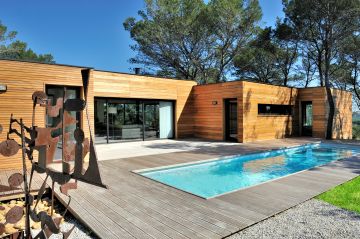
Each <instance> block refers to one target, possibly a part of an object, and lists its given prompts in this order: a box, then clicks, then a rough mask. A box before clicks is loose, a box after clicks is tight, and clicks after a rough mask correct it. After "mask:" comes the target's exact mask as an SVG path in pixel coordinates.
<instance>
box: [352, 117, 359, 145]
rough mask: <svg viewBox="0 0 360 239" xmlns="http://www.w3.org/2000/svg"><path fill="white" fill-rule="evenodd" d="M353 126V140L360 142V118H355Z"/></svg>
mask: <svg viewBox="0 0 360 239" xmlns="http://www.w3.org/2000/svg"><path fill="white" fill-rule="evenodd" d="M352 126H353V127H352V134H353V139H355V140H360V118H354V116H353V122H352Z"/></svg>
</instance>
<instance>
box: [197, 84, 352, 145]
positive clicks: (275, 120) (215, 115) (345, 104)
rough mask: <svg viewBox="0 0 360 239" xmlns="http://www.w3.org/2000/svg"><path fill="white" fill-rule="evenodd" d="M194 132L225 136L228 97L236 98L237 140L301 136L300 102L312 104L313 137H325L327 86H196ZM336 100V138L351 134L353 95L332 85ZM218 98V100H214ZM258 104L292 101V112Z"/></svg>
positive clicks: (280, 103) (204, 135)
mask: <svg viewBox="0 0 360 239" xmlns="http://www.w3.org/2000/svg"><path fill="white" fill-rule="evenodd" d="M193 92H194V93H193V97H192V101H193V106H194V112H195V113H194V136H196V137H201V138H207V139H212V140H224V139H225V135H224V131H225V118H224V114H225V107H224V101H225V100H226V99H237V103H238V142H252V141H257V140H267V139H277V138H284V137H288V136H301V135H302V132H301V127H300V125H301V123H302V122H301V102H303V101H311V102H312V106H313V127H312V131H313V137H317V138H325V137H326V126H327V114H328V108H329V106H328V103H327V97H326V91H325V88H324V87H314V88H304V89H297V88H290V87H283V86H274V85H267V84H259V83H254V82H246V81H237V82H227V83H219V84H210V85H200V86H195V87H194V90H193ZM332 93H333V97H334V101H335V116H334V117H335V118H334V125H333V135H332V138H333V139H351V138H352V95H351V93H350V92H347V91H341V90H336V89H332ZM213 102H217V104H213ZM258 104H275V105H289V106H291V107H292V108H293V112H292V114H291V115H261V114H258Z"/></svg>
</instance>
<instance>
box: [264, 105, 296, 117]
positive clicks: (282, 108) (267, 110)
mask: <svg viewBox="0 0 360 239" xmlns="http://www.w3.org/2000/svg"><path fill="white" fill-rule="evenodd" d="M292 108H293V106H292V105H272V104H258V114H259V115H291V114H292Z"/></svg>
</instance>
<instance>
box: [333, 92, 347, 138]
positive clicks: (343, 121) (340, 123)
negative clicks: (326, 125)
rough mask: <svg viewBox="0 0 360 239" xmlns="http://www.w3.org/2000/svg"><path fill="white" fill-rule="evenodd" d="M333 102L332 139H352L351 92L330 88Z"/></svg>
mask: <svg viewBox="0 0 360 239" xmlns="http://www.w3.org/2000/svg"><path fill="white" fill-rule="evenodd" d="M332 95H333V97H334V102H335V115H334V121H333V134H332V138H333V139H352V94H351V92H347V91H341V90H336V89H332Z"/></svg>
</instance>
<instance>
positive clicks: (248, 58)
mask: <svg viewBox="0 0 360 239" xmlns="http://www.w3.org/2000/svg"><path fill="white" fill-rule="evenodd" d="M271 33H272V30H271V27H268V28H265V29H263V30H262V31H261V33H260V34H259V35H258V36H257V38H256V39H255V40H253V41H252V42H250V43H249V45H248V47H247V48H245V49H244V50H242V51H241V52H239V53H238V55H237V56H236V57H235V60H234V66H235V67H236V68H237V72H236V74H237V76H238V77H240V78H241V79H245V80H251V81H257V82H262V83H272V84H274V83H275V82H276V81H277V80H278V79H279V71H278V69H277V67H276V60H277V59H276V57H275V55H276V53H275V52H276V51H277V49H276V46H275V45H274V44H273V43H272V42H271Z"/></svg>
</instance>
